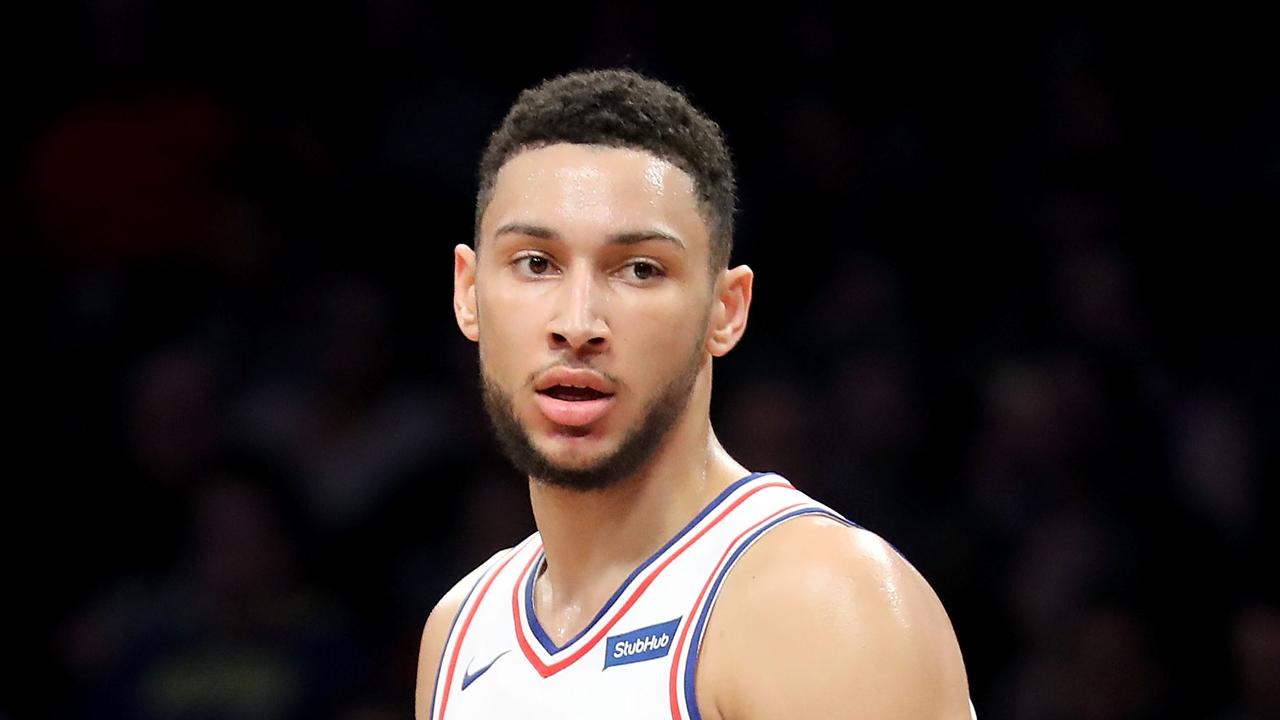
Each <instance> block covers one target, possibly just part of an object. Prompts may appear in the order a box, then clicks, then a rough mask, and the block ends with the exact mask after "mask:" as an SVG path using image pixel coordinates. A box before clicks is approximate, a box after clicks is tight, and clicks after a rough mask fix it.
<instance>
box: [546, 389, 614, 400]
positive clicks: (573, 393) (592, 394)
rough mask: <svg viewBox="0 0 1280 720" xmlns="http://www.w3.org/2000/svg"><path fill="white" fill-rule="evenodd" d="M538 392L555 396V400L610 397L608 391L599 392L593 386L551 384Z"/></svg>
mask: <svg viewBox="0 0 1280 720" xmlns="http://www.w3.org/2000/svg"><path fill="white" fill-rule="evenodd" d="M538 394H540V395H546V396H547V397H552V398H555V399H556V400H564V401H565V402H585V401H587V400H599V399H600V398H606V397H611V394H610V393H606V392H601V391H599V390H596V389H595V388H589V387H577V386H575V385H552V386H551V387H549V388H546V389H545V390H539V391H538Z"/></svg>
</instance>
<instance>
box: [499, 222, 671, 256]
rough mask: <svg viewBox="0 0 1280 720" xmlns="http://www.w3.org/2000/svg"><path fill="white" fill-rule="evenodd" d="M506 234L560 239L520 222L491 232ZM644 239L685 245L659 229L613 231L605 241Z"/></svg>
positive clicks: (628, 242)
mask: <svg viewBox="0 0 1280 720" xmlns="http://www.w3.org/2000/svg"><path fill="white" fill-rule="evenodd" d="M508 234H517V235H528V236H530V237H536V238H539V239H542V240H559V239H560V235H559V233H557V232H556V231H555V230H552V229H551V228H547V227H543V226H541V225H531V224H529V223H521V222H511V223H507V224H506V225H503V226H502V227H500V228H498V229H497V231H495V232H494V233H493V236H494V237H495V238H496V237H500V236H502V235H508ZM646 240H662V241H664V242H669V243H673V244H675V245H676V246H677V247H679V248H681V249H684V246H685V245H684V241H683V240H681V239H680V238H678V237H676V236H675V235H672V234H671V233H665V232H662V231H661V230H652V229H650V230H627V231H624V232H620V233H614V234H613V235H610V236H609V237H608V239H607V240H605V242H606V243H608V244H609V245H635V244H636V243H642V242H644V241H646Z"/></svg>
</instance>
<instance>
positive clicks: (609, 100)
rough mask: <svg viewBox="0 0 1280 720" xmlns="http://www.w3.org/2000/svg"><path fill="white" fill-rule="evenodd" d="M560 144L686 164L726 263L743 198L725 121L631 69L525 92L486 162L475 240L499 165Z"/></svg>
mask: <svg viewBox="0 0 1280 720" xmlns="http://www.w3.org/2000/svg"><path fill="white" fill-rule="evenodd" d="M562 142H563V143H576V144H583V145H601V146H607V147H619V148H629V149H632V150H643V151H645V152H648V153H650V154H652V155H654V156H656V157H658V158H661V159H663V160H665V161H667V162H669V163H671V164H672V165H674V166H676V167H678V168H680V169H681V170H683V171H684V172H685V173H686V174H687V175H688V176H689V177H690V178H691V179H692V180H693V184H694V188H695V190H696V192H697V195H698V205H699V208H698V209H699V211H700V214H701V215H702V218H703V221H704V222H706V223H707V228H708V230H709V235H710V237H711V268H712V270H715V269H717V268H724V267H726V266H727V265H728V263H729V255H730V253H731V251H732V249H733V218H734V213H735V212H736V209H737V208H736V205H737V197H736V187H735V184H734V179H733V161H732V159H731V158H730V156H729V148H728V145H727V144H726V143H725V139H724V134H723V133H722V132H721V130H720V126H719V125H717V124H716V123H715V122H714V121H712V120H711V119H710V118H708V117H707V116H706V115H704V114H703V113H702V112H700V111H699V110H698V109H696V108H695V107H694V106H693V104H692V103H690V102H689V99H688V98H687V97H686V96H685V95H684V94H682V93H681V92H680V91H679V90H677V89H675V88H673V87H671V86H670V85H667V84H665V83H662V82H660V81H658V80H654V79H652V78H648V77H645V76H643V75H640V74H639V73H636V72H634V71H632V70H627V69H611V70H591V71H579V72H574V73H570V74H567V75H562V76H560V77H556V78H553V79H551V80H547V81H544V82H543V83H541V84H540V85H537V86H536V87H532V88H529V89H527V90H524V91H523V92H521V93H520V96H519V97H518V98H517V99H516V102H515V104H514V105H512V107H511V110H510V111H509V112H508V113H507V116H506V117H505V118H504V119H503V121H502V124H501V125H500V126H499V127H498V129H497V130H495V131H494V132H493V134H492V135H491V136H490V137H489V143H488V146H487V147H486V148H485V151H484V155H483V156H482V157H481V160H480V171H479V176H480V177H479V191H478V192H477V195H476V218H475V232H476V239H477V240H479V233H480V219H481V217H482V216H483V215H484V211H485V209H486V208H487V207H488V205H489V201H490V200H491V199H492V197H493V189H494V184H495V182H496V181H497V176H498V170H499V169H500V168H501V167H502V166H503V165H504V164H505V163H506V162H507V161H508V160H510V159H511V158H512V157H514V156H516V155H518V154H519V153H521V152H523V151H525V150H530V149H535V148H540V147H544V146H547V145H552V144H555V143H562Z"/></svg>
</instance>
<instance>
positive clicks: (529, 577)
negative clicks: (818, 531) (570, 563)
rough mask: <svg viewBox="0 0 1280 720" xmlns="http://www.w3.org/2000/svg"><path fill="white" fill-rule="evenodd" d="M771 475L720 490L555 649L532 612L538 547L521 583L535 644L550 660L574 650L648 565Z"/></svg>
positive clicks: (540, 555) (541, 554)
mask: <svg viewBox="0 0 1280 720" xmlns="http://www.w3.org/2000/svg"><path fill="white" fill-rule="evenodd" d="M772 474H773V473H771V472H753V473H751V474H750V475H747V476H746V477H743V478H740V479H738V480H736V481H734V483H733V484H732V485H730V486H728V487H726V488H725V489H724V490H722V491H721V492H720V494H719V495H717V496H716V497H715V499H714V500H712V501H711V502H710V503H708V504H707V506H706V507H704V508H702V510H701V511H699V512H698V514H697V515H695V516H694V517H693V519H692V520H690V521H689V523H688V524H687V525H685V526H684V528H683V529H682V530H680V532H678V533H676V534H675V535H673V536H672V537H671V539H670V540H668V541H667V542H666V544H664V545H663V546H662V547H661V548H658V550H657V551H656V552H654V553H653V554H652V555H650V556H649V558H648V559H647V560H645V561H644V562H643V563H641V564H640V565H639V566H638V567H636V569H635V570H633V571H632V572H631V574H630V575H628V576H627V578H626V579H625V580H623V581H622V583H621V584H620V585H619V586H618V589H617V590H616V591H614V593H613V595H612V596H611V597H610V598H609V600H608V601H607V602H606V603H605V604H604V606H603V607H601V608H600V611H599V612H597V613H596V615H595V617H593V618H592V619H591V622H589V623H587V625H586V627H584V628H583V629H582V630H580V631H579V632H578V633H577V634H576V635H574V636H573V637H572V638H570V639H569V640H567V641H566V642H565V643H564V644H563V645H556V643H555V641H554V640H552V639H551V637H550V636H549V635H547V633H546V631H545V630H543V628H542V624H541V623H540V622H538V616H537V613H535V612H534V609H533V586H534V584H535V581H536V580H537V577H538V575H540V574H541V573H542V568H543V564H544V563H545V562H546V552H545V550H544V549H543V548H542V547H541V546H539V548H538V551H537V555H536V557H534V559H533V561H532V562H531V563H530V564H529V568H530V569H529V570H528V571H527V572H526V574H525V577H524V578H523V579H522V580H521V581H520V582H523V583H524V616H525V622H526V623H527V624H528V627H529V630H530V631H531V632H532V634H533V636H534V638H536V639H537V641H538V644H540V645H541V646H542V649H543V650H545V651H546V652H547V654H548V655H549V656H551V657H555V656H556V655H557V654H559V653H561V652H563V651H565V650H568V649H569V648H571V647H573V646H574V645H575V644H577V642H578V641H579V640H581V639H582V638H584V637H586V636H587V635H588V634H589V633H590V632H591V631H593V630H595V629H596V626H597V625H598V624H599V623H600V620H601V619H602V618H603V617H604V616H605V615H607V614H608V613H609V611H610V610H611V609H612V608H613V606H614V605H615V604H616V603H617V602H618V599H619V598H621V597H622V595H623V594H624V593H625V592H626V591H627V589H628V588H630V587H631V586H632V584H633V583H635V581H636V578H638V577H639V576H640V575H641V574H642V573H644V571H645V570H646V569H647V568H648V567H649V566H650V565H652V564H653V563H654V561H656V560H657V559H658V558H660V557H662V556H663V555H664V554H666V552H667V551H668V550H670V549H671V548H672V547H674V546H675V544H676V543H678V542H680V540H681V539H682V538H684V536H686V535H688V534H689V532H690V531H691V530H693V528H695V527H697V525H698V524H699V523H701V522H702V521H703V520H704V519H705V518H706V517H707V516H708V515H710V514H711V513H712V512H713V511H715V509H716V508H718V507H719V506H720V505H722V504H723V503H724V501H725V499H726V498H728V497H729V496H730V495H733V494H734V492H736V491H737V490H738V489H739V488H741V487H742V486H743V485H746V484H747V483H749V482H751V481H752V480H755V479H757V478H761V477H764V476H766V475H772ZM518 630H519V628H517V631H518Z"/></svg>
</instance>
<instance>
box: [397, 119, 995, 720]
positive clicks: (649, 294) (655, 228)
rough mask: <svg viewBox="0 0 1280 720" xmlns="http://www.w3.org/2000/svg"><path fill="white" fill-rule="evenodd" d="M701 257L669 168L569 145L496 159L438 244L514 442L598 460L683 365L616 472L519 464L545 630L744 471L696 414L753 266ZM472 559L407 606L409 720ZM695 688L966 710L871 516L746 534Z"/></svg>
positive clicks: (922, 596) (591, 463)
mask: <svg viewBox="0 0 1280 720" xmlns="http://www.w3.org/2000/svg"><path fill="white" fill-rule="evenodd" d="M710 257H711V245H710V237H709V233H708V225H707V223H706V221H705V219H704V217H703V215H702V213H701V211H700V207H699V204H698V200H697V195H696V193H695V189H694V185H693V181H692V180H691V179H690V178H689V176H688V175H686V174H685V173H684V172H683V171H681V170H679V169H678V168H676V167H675V166H673V165H671V164H670V163H667V162H665V161H663V160H661V159H659V158H656V157H654V156H652V155H650V154H648V153H646V152H643V151H638V150H630V149H620V148H601V147H593V146H584V145H572V144H557V145H551V146H547V147H543V148H538V149H534V150H526V151H524V152H522V153H520V154H518V155H516V156H515V157H513V158H511V159H510V160H509V161H508V162H507V163H506V165H504V166H503V168H502V169H501V170H500V171H499V173H498V178H497V183H496V185H495V188H494V192H493V196H492V200H491V201H490V204H489V206H488V207H487V209H486V210H485V213H484V216H483V217H482V220H481V224H480V231H479V236H478V239H477V248H474V249H473V248H471V247H468V246H466V245H459V246H457V247H456V248H455V252H454V312H455V315H456V317H457V320H458V325H459V328H460V329H461V330H462V332H463V334H464V335H465V336H466V337H467V338H469V339H471V340H473V341H475V342H478V343H479V351H480V359H481V367H482V372H484V373H485V378H486V381H487V382H489V383H492V384H493V385H494V386H495V387H496V388H498V389H499V390H500V391H501V393H502V394H503V395H505V396H506V397H509V399H510V410H511V412H512V414H513V415H514V417H515V419H516V420H517V421H518V424H519V426H520V427H521V428H523V430H524V432H525V434H526V438H527V440H528V443H529V445H530V446H531V447H532V448H533V449H534V450H536V451H537V452H538V453H540V454H541V456H542V457H543V458H544V459H546V460H547V461H548V462H550V463H553V464H554V465H555V466H557V467H562V468H565V469H567V470H583V469H590V468H596V467H600V466H601V463H607V462H608V461H609V460H610V459H611V458H613V457H615V455H614V454H613V453H615V452H616V451H617V450H618V449H619V448H620V447H622V446H623V445H624V441H625V439H626V438H627V437H628V436H629V435H628V434H629V433H630V432H632V431H633V430H635V429H636V428H638V427H640V426H641V425H642V424H643V421H644V420H645V419H646V417H648V415H647V413H648V412H649V411H650V410H651V409H652V408H653V406H654V404H655V400H656V399H657V398H659V397H660V394H661V392H662V390H663V389H664V388H666V387H668V385H669V384H670V383H671V381H672V379H673V378H677V377H679V376H680V373H685V372H688V371H689V370H690V368H692V369H693V371H694V372H695V373H696V374H695V376H694V378H693V383H692V389H691V391H690V392H689V397H688V402H687V404H686V405H684V407H683V409H682V410H681V412H680V413H679V415H678V416H677V417H676V418H675V419H674V421H673V422H672V424H671V426H670V428H669V430H668V431H667V432H666V433H665V434H664V435H663V436H662V439H661V441H660V442H658V443H657V445H656V446H655V447H654V448H652V453H651V454H649V455H647V457H646V458H645V459H644V461H643V462H642V463H641V464H640V465H639V469H638V470H636V471H635V472H634V473H632V474H630V475H628V476H626V477H622V478H618V479H617V480H616V481H615V482H612V483H611V484H607V485H606V486H604V487H602V488H601V489H595V490H590V491H582V490H580V489H577V488H573V487H566V486H564V485H560V484H556V483H552V482H545V481H543V480H541V479H539V478H536V477H531V478H530V483H529V488H530V500H531V503H532V507H533V512H534V517H535V520H536V522H537V526H538V529H539V532H540V533H541V535H542V540H543V543H544V548H545V552H546V558H547V561H546V570H545V572H544V573H543V574H542V575H541V576H540V577H539V578H538V579H537V582H536V584H535V588H534V611H535V613H536V614H537V616H538V618H539V622H540V624H541V625H542V627H543V628H546V629H547V630H548V633H549V634H550V635H551V639H552V640H553V641H555V642H557V643H561V642H563V641H564V640H566V639H568V638H571V637H573V636H574V635H576V634H577V633H578V632H579V631H580V630H582V629H583V627H584V626H585V625H586V624H587V623H588V622H590V620H591V618H592V617H594V616H595V614H596V612H597V611H598V610H599V609H600V608H601V607H602V606H603V605H604V603H605V602H606V601H607V600H608V598H609V597H610V596H611V595H612V594H613V592H614V591H615V590H616V589H617V587H618V586H619V585H620V584H621V583H622V582H623V580H624V579H625V578H626V577H627V575H629V574H630V573H631V571H632V570H634V569H635V568H636V567H637V566H638V565H640V564H641V563H642V562H643V561H644V560H645V559H646V558H647V557H648V556H649V555H650V554H652V553H653V552H654V551H655V550H657V549H658V548H659V547H661V546H662V545H663V543H665V542H666V541H667V540H668V539H669V538H671V537H672V536H673V535H674V534H675V533H676V532H678V531H679V530H680V528H682V527H684V525H685V524H686V523H688V521H689V520H690V519H691V518H692V517H693V516H694V515H696V514H697V513H698V511H699V510H701V509H702V508H703V507H705V506H706V505H707V504H708V503H709V502H710V501H711V500H712V499H713V498H714V497H715V496H716V495H717V494H719V493H720V491H722V490H723V489H724V488H726V487H728V486H729V485H730V484H732V483H733V482H734V481H735V480H737V479H738V478H740V477H743V476H745V475H747V474H748V471H747V470H746V468H744V467H742V466H741V465H739V464H738V463H737V462H736V461H734V460H733V458H732V457H730V456H729V454H728V453H727V452H726V451H725V450H724V448H722V447H721V446H720V444H719V442H718V441H717V440H716V437H715V434H714V432H713V431H712V428H711V423H710V419H709V418H710V398H711V375H712V358H716V357H722V356H724V355H725V354H727V353H728V352H729V351H730V350H732V349H733V347H734V346H735V345H736V344H737V342H738V340H739V339H740V338H741V337H742V334H743V332H744V331H745V329H746V323H747V316H748V310H749V308H750V303H751V292H752V283H753V279H754V275H753V273H752V271H751V269H750V268H748V267H746V266H737V267H733V268H727V269H724V268H722V269H717V270H715V271H712V270H711V268H710ZM566 367H567V368H574V369H583V368H585V369H586V370H588V371H589V372H590V373H594V375H592V382H594V383H596V384H598V385H600V387H601V388H604V389H606V390H607V391H608V393H609V395H608V399H607V400H606V401H604V402H598V403H597V404H596V405H593V406H592V407H591V408H589V409H583V410H580V411H578V410H573V409H571V408H570V409H566V408H563V407H561V406H559V405H557V404H555V403H550V402H548V401H547V399H546V398H545V395H539V393H538V392H537V391H538V385H539V382H540V380H542V379H543V378H545V377H546V375H545V374H546V373H548V372H551V371H554V370H555V369H556V368H566ZM575 377H579V376H575ZM574 413H577V414H574ZM474 575H475V573H472V576H469V577H467V578H464V579H463V580H462V581H461V582H459V583H458V584H457V586H455V587H454V589H453V590H451V591H450V592H449V593H448V594H446V596H445V597H444V598H443V599H442V600H441V601H440V602H439V604H437V606H436V608H435V609H434V610H433V611H432V612H431V615H430V617H429V618H428V620H427V623H426V627H425V628H424V631H423V635H422V644H421V648H420V655H419V664H418V686H417V692H416V695H415V707H416V716H417V718H418V719H419V720H427V715H428V713H429V712H430V707H431V701H432V694H433V691H434V687H435V680H436V671H437V668H438V666H439V663H440V657H441V653H442V652H443V647H444V644H445V642H446V640H447V639H448V634H449V630H450V626H451V624H452V622H453V619H454V616H455V615H456V614H457V612H458V609H459V607H460V605H461V603H462V601H463V599H464V597H465V595H466V592H467V590H468V589H469V588H470V587H471V585H472V584H473V583H474V581H475V577H474ZM696 688H697V699H698V704H699V708H700V710H701V713H702V715H703V717H704V718H707V719H708V720H721V719H724V720H755V719H756V718H760V719H764V718H781V717H786V718H798V719H802V720H803V719H805V718H833V717H840V718H877V719H880V720H897V719H902V720H906V719H908V718H912V719H915V718H920V719H923V718H954V719H955V720H963V719H964V718H968V717H970V706H969V704H968V688H967V681H966V678H965V672H964V664H963V661H962V660H961V656H960V651H959V647H958V645H957V643H956V639H955V633H954V631H953V630H952V628H951V624H950V622H949V620H948V619H947V615H946V613H945V611H944V610H943V608H942V605H941V603H940V602H939V601H938V598H937V597H936V595H935V594H934V593H933V591H932V589H930V587H929V585H928V584H927V583H926V582H925V580H924V579H923V578H922V577H921V576H920V575H919V573H917V572H916V571H915V569H914V568H912V567H911V566H910V565H909V564H907V562H906V561H905V560H903V559H902V557H901V556H900V555H898V554H897V553H896V552H895V551H894V550H893V549H892V548H890V547H889V546H888V545H887V544H886V543H885V542H884V541H883V540H881V539H880V538H878V537H877V536H875V535H874V534H872V533H870V532H868V531H866V530H860V529H855V528H849V527H846V526H844V525H841V524H838V523H835V522H833V521H829V520H824V519H821V518H814V517H801V518H797V519H794V520H791V521H788V522H786V523H784V524H782V525H780V526H778V527H777V528H775V529H774V530H773V531H771V532H769V533H767V534H766V535H764V536H763V537H762V538H761V539H760V540H759V541H758V542H757V543H755V544H754V545H753V546H752V547H751V548H750V549H749V550H748V551H747V552H745V553H744V554H743V556H742V558H741V560H740V561H739V562H738V564H737V565H736V566H735V567H734V569H733V570H732V571H731V572H730V573H729V575H728V577H727V579H726V581H725V585H724V587H723V589H722V590H721V593H720V595H719V599H718V601H717V604H716V606H715V610H714V612H713V613H712V614H711V618H710V620H709V624H708V628H707V632H706V635H705V637H704V640H703V644H702V649H701V653H700V656H699V661H698V666H697V671H696Z"/></svg>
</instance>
